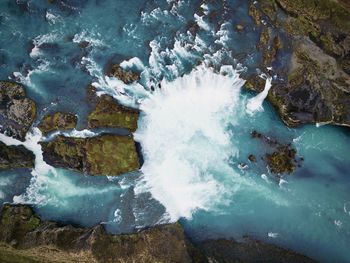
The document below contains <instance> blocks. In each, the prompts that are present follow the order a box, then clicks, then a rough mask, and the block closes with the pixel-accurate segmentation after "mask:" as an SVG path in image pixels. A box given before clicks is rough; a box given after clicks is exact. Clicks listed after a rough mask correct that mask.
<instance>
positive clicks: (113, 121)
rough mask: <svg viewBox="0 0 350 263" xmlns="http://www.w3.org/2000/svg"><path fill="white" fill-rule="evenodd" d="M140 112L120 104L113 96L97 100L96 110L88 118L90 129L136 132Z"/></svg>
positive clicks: (105, 96)
mask: <svg viewBox="0 0 350 263" xmlns="http://www.w3.org/2000/svg"><path fill="white" fill-rule="evenodd" d="M138 117H139V111H138V110H135V109H132V108H128V107H125V106H122V105H120V104H118V102H117V101H116V100H114V99H113V98H112V97H111V96H108V95H102V96H101V97H98V98H97V105H96V108H95V109H94V110H93V111H92V112H91V113H90V114H89V116H88V127H89V128H100V127H107V128H126V129H128V130H130V131H136V129H137V121H138Z"/></svg>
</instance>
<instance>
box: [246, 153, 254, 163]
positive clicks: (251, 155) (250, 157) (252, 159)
mask: <svg viewBox="0 0 350 263" xmlns="http://www.w3.org/2000/svg"><path fill="white" fill-rule="evenodd" d="M248 160H249V161H251V162H253V163H255V162H256V157H255V155H253V154H250V155H249V156H248Z"/></svg>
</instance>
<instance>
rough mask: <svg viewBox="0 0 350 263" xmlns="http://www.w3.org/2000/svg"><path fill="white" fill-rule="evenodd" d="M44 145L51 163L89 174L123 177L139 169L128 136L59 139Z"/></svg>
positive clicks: (133, 147)
mask: <svg viewBox="0 0 350 263" xmlns="http://www.w3.org/2000/svg"><path fill="white" fill-rule="evenodd" d="M41 145H42V148H43V156H44V160H45V162H47V163H48V164H50V165H52V166H54V167H62V168H67V169H72V170H76V171H79V172H84V173H88V174H90V175H120V174H123V173H127V172H132V171H136V170H138V169H139V167H140V164H139V158H138V155H137V150H136V146H135V142H134V140H133V139H132V137H129V136H117V135H111V134H104V135H100V136H97V137H92V138H69V137H65V136H57V137H56V138H55V139H54V140H53V141H50V142H42V143H41Z"/></svg>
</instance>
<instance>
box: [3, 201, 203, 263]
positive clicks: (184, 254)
mask: <svg viewBox="0 0 350 263" xmlns="http://www.w3.org/2000/svg"><path fill="white" fill-rule="evenodd" d="M0 241H1V243H0V261H1V262H4V259H5V260H7V261H6V262H103V263H108V262H130V263H131V262H150V263H151V262H179V263H180V262H184V263H185V262H193V260H192V255H193V251H194V249H193V246H192V245H191V243H190V242H189V241H188V240H187V238H186V237H185V234H184V231H183V229H182V227H181V226H180V225H179V224H169V225H162V226H157V227H154V228H152V229H148V230H142V231H140V232H138V233H134V234H128V235H110V234H108V233H107V232H106V231H105V229H104V227H103V226H102V225H98V226H96V227H93V228H90V229H89V228H76V227H73V226H58V225H57V224H55V223H53V222H48V221H41V220H40V219H39V218H38V217H37V216H35V215H34V213H33V211H32V210H31V208H29V207H27V206H22V205H19V206H10V205H5V206H4V207H3V210H2V213H1V217H0ZM11 244H13V245H14V247H11ZM19 256H21V257H23V258H24V259H26V260H27V261H16V259H17V257H19ZM197 262H200V261H197ZM202 262H203V261H202Z"/></svg>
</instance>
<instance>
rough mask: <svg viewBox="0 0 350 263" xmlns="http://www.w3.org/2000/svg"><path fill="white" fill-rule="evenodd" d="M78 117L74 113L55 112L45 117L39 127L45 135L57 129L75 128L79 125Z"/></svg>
mask: <svg viewBox="0 0 350 263" xmlns="http://www.w3.org/2000/svg"><path fill="white" fill-rule="evenodd" d="M77 122H78V117H77V116H76V115H74V114H72V113H67V112H55V113H54V114H52V115H46V116H44V117H43V119H42V121H41V123H40V124H39V126H38V128H39V129H40V130H41V132H42V133H43V134H44V135H47V134H48V133H50V132H53V131H57V130H67V129H74V128H75V127H76V126H77Z"/></svg>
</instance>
